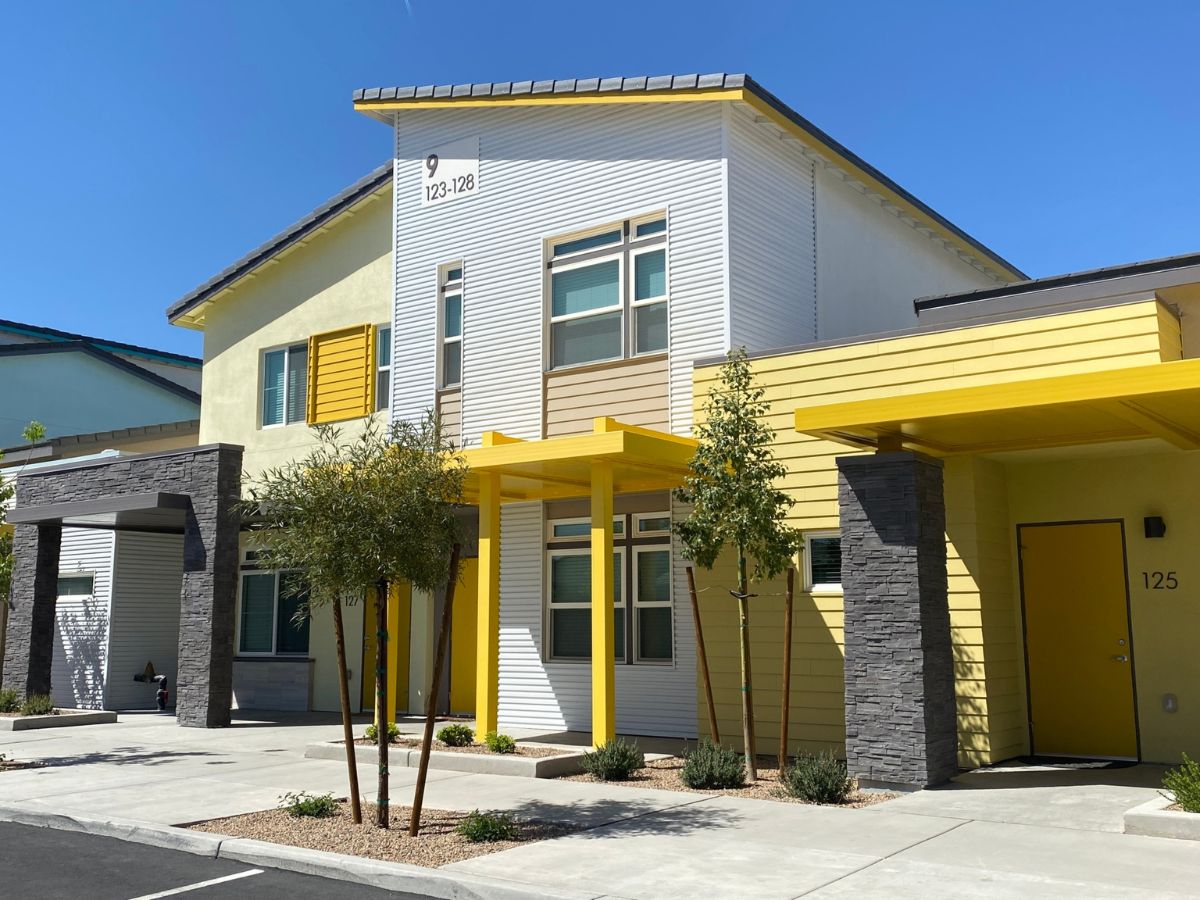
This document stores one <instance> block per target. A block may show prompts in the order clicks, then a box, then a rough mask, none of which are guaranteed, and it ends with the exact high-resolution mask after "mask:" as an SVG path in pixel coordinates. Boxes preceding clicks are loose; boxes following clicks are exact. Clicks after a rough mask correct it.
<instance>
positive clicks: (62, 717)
mask: <svg viewBox="0 0 1200 900" xmlns="http://www.w3.org/2000/svg"><path fill="white" fill-rule="evenodd" d="M115 721H117V714H116V713H115V712H113V711H112V710H107V709H96V710H91V709H89V710H83V711H80V710H74V709H69V710H62V711H60V712H59V714H58V715H52V716H20V717H19V718H11V719H10V718H8V717H4V718H0V731H30V730H31V729H34V728H72V727H74V726H76V725H107V724H109V723H111V722H115Z"/></svg>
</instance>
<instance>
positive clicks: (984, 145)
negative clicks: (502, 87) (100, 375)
mask: <svg viewBox="0 0 1200 900" xmlns="http://www.w3.org/2000/svg"><path fill="white" fill-rule="evenodd" d="M409 6H411V12H410V11H409V9H408V7H409ZM50 9H51V7H48V6H45V5H43V4H32V3H24V4H20V5H18V4H17V3H15V2H14V3H9V4H5V8H4V15H3V25H2V26H0V111H2V112H3V119H2V120H0V121H2V122H3V126H2V127H0V202H2V204H3V209H4V212H5V215H4V216H3V217H0V318H12V319H18V320H23V321H30V322H36V323H40V324H43V325H49V326H53V327H58V328H63V329H67V330H73V331H81V332H84V333H89V334H97V335H102V336H105V337H108V338H112V339H121V340H127V341H132V342H135V343H143V344H149V345H153V346H157V347H162V348H164V349H171V350H175V351H178V352H185V353H196V354H198V353H199V352H200V336H199V335H198V334H196V333H193V332H189V331H185V330H182V329H178V328H174V327H171V326H169V325H167V324H166V319H165V317H164V314H163V311H164V310H165V308H166V307H167V305H169V304H170V303H171V302H172V301H174V300H175V299H177V298H178V297H179V296H181V295H183V294H184V293H186V292H187V291H189V290H190V289H192V288H193V287H195V286H196V285H198V284H199V283H201V282H202V281H204V280H206V279H207V278H209V277H210V276H211V275H213V274H215V273H216V272H217V271H219V270H220V269H222V268H224V267H225V266H227V265H228V264H229V263H231V262H232V261H233V260H234V259H236V258H237V257H239V256H241V255H242V254H243V253H245V252H246V251H247V250H249V249H251V248H252V247H254V246H256V245H257V244H259V243H261V242H262V241H263V240H265V239H266V238H267V237H269V236H271V235H272V234H274V233H275V232H276V231H278V230H280V229H281V228H283V227H284V226H285V225H287V224H288V223H290V222H291V221H293V220H295V219H296V218H298V217H300V216H301V215H303V214H304V213H306V212H307V211H309V210H310V209H312V208H313V207H314V206H316V205H317V204H318V203H319V202H320V201H321V200H323V199H324V198H326V197H327V196H329V195H331V194H333V193H335V192H336V191H338V190H339V189H341V188H342V187H344V186H345V185H347V184H349V183H350V182H351V181H353V180H355V179H356V178H358V177H360V176H361V175H363V174H365V173H366V172H367V171H368V170H370V169H371V168H372V167H374V166H375V165H378V164H379V163H381V162H383V161H384V160H385V159H386V158H387V156H388V154H389V150H390V140H389V135H388V133H387V129H386V128H385V127H384V126H383V125H381V124H379V123H377V122H374V121H371V120H369V119H366V118H364V117H362V116H359V115H357V114H355V113H354V112H353V110H352V109H351V103H350V94H351V91H352V90H353V89H354V88H356V87H371V86H380V85H397V84H412V83H433V82H437V83H443V82H464V81H493V80H494V81H508V80H512V81H517V80H523V79H539V78H565V77H590V76H598V75H599V76H604V75H638V74H665V73H690V72H713V71H729V72H742V71H744V72H748V73H750V74H751V75H753V76H754V77H755V78H756V79H758V80H759V81H760V82H761V83H762V84H763V85H764V86H766V87H767V88H768V89H769V90H771V91H773V92H774V93H776V94H777V95H779V96H780V97H781V98H783V99H784V100H785V101H786V102H788V103H789V104H790V105H792V106H793V107H794V108H795V109H796V110H798V111H799V112H800V113H801V114H803V115H805V116H806V117H808V118H809V119H811V120H812V121H813V122H815V123H816V124H817V125H818V126H820V127H821V128H824V129H825V130H826V131H828V132H829V133H831V134H832V135H833V136H834V137H835V138H837V139H838V140H840V141H842V142H843V143H845V144H846V145H848V146H849V147H850V148H851V149H853V150H854V151H855V152H857V153H858V154H859V155H861V156H863V157H864V158H865V159H867V160H868V161H869V162H871V163H873V164H875V165H876V166H878V167H879V168H880V169H882V170H883V171H884V172H886V173H887V174H889V175H890V176H891V177H893V178H894V179H895V180H897V181H898V182H900V183H901V184H902V185H904V186H905V187H906V188H908V189H909V190H910V191H912V192H913V193H915V194H916V195H917V196H919V197H920V198H921V199H923V200H924V201H925V202H927V203H929V204H930V205H931V206H933V207H934V208H935V209H937V210H938V211H940V212H941V213H942V214H944V215H946V216H947V217H948V218H950V219H951V220H952V221H954V222H955V223H957V224H958V225H959V226H961V227H962V228H964V229H966V230H967V231H969V232H970V233H971V234H973V235H975V236H976V237H977V238H979V239H980V240H982V241H984V242H985V243H987V244H989V245H990V246H992V247H993V248H994V249H995V250H996V251H998V252H999V253H1001V254H1002V255H1004V256H1006V257H1007V258H1008V259H1010V260H1012V261H1013V262H1014V263H1015V264H1016V265H1018V266H1020V267H1022V268H1023V269H1025V270H1026V271H1027V272H1029V273H1030V274H1032V275H1035V276H1036V275H1049V274H1054V273H1057V272H1064V271H1073V270H1078V269H1084V268H1091V267H1095V266H1103V265H1112V264H1116V263H1120V262H1128V261H1132V260H1137V259H1146V258H1150V257H1155V256H1165V255H1170V254H1175V253H1183V252H1188V251H1195V250H1200V218H1198V216H1197V210H1198V203H1197V201H1198V200H1200V166H1197V165H1195V162H1196V160H1197V158H1198V157H1200V154H1198V152H1197V148H1198V146H1200V90H1198V88H1200V83H1198V82H1200V69H1198V68H1197V67H1196V65H1195V42H1194V38H1195V35H1196V34H1197V33H1198V29H1200V4H1195V3H1185V2H1179V3H1158V2H1144V3H1140V4H1133V3H1114V2H1086V3H1084V2H1057V0H1056V2H1046V0H1042V2H1037V3H1027V2H963V0H960V2H919V0H912V2H906V3H897V2H894V0H890V2H861V3H844V4H828V3H801V2H797V3H782V2H777V3H758V2H752V0H741V2H738V3H729V2H728V0H725V2H720V3H709V2H705V0H688V2H686V3H675V2H670V3H668V2H650V0H639V2H635V3H628V2H624V0H609V2H608V3H604V4H564V3H562V2H555V3H548V2H540V0H527V2H525V3H521V4H514V3H499V2H495V0H492V2H461V3H460V2H451V0H409V2H408V4H406V3H405V2H404V0H376V2H367V0H340V2H336V3H333V2H330V3H315V2H303V0H289V2H274V0H252V2H246V0H241V2H224V0H205V2H204V3H189V4H185V3H178V2H166V0H163V2H136V3H134V2H105V3H96V2H94V0H91V2H63V0H60V2H58V3H55V4H53V6H52V10H53V11H52V12H48V10H50Z"/></svg>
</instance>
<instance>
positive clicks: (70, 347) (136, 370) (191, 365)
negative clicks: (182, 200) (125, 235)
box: [0, 320, 201, 709]
mask: <svg viewBox="0 0 1200 900" xmlns="http://www.w3.org/2000/svg"><path fill="white" fill-rule="evenodd" d="M200 369H201V365H200V360H198V359H195V358H193V357H189V356H183V355H180V354H177V353H168V352H166V351H161V350H154V349H151V348H148V347H139V346H135V345H133V344H126V343H121V342H118V341H110V340H105V339H102V338H94V337H88V336H85V335H81V334H73V333H70V332H64V331H58V330H56V329H52V328H43V327H41V326H37V325H29V324H25V323H20V322H10V321H7V320H0V383H2V384H3V385H4V392H3V394H2V395H0V448H2V449H0V452H2V453H3V458H2V459H0V478H13V477H16V476H17V475H20V474H24V473H29V472H34V471H38V470H40V469H42V468H45V467H46V466H53V465H56V464H58V463H62V462H65V461H67V460H74V461H79V460H91V459H105V460H110V459H116V458H122V457H128V456H130V455H136V454H141V453H148V452H155V451H163V450H172V449H176V448H179V447H186V446H190V445H195V443H196V436H197V433H198V430H199V418H200V393H199V391H200ZM33 420H36V421H39V422H41V423H42V424H44V425H45V426H46V437H45V439H44V440H42V441H40V442H39V443H37V444H33V445H29V444H23V443H21V440H22V438H21V432H22V430H23V429H24V428H25V426H26V425H27V424H28V423H29V422H30V421H33ZM0 528H5V529H8V528H11V526H7V525H5V526H0ZM181 546H182V544H181V540H180V539H179V538H178V537H174V536H169V535H161V534H147V533H139V534H134V533H131V532H115V531H111V530H98V529H94V528H66V529H64V530H63V533H62V541H61V547H60V550H61V559H60V572H59V575H58V577H57V579H56V584H55V588H54V590H55V593H56V598H57V602H56V606H55V609H56V613H55V616H54V618H53V619H52V620H50V621H49V622H48V624H49V625H50V626H51V627H52V629H53V670H52V671H53V679H52V684H51V693H52V694H53V696H54V701H55V703H57V704H59V705H62V706H78V707H83V708H94V709H99V708H101V707H104V708H111V709H116V708H135V707H146V706H149V707H153V706H154V702H155V697H154V687H153V685H151V686H149V687H147V686H146V685H140V684H136V683H134V682H133V681H132V676H133V674H134V673H136V672H141V671H143V670H144V668H145V666H146V663H147V662H149V661H153V662H154V665H155V666H156V668H157V669H158V671H160V672H163V673H164V674H167V675H168V677H172V678H173V676H174V667H175V657H176V653H177V648H176V643H177V640H178V609H177V608H175V607H172V606H168V607H165V608H164V607H162V606H161V605H160V597H159V591H160V590H163V589H166V590H168V591H170V592H172V593H178V591H179V579H180V578H181V577H182V573H181V570H180V566H181V565H182V558H181ZM164 586H165V587H164ZM7 612H8V607H7V604H3V609H0V647H3V646H4V645H5V643H6V633H7V628H6V626H7Z"/></svg>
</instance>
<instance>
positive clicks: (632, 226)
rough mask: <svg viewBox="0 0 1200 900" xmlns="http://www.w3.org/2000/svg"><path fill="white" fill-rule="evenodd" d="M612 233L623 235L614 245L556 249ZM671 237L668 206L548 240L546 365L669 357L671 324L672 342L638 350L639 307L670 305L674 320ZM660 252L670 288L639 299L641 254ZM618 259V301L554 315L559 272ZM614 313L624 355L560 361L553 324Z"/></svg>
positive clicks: (560, 367) (558, 368)
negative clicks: (653, 228)
mask: <svg viewBox="0 0 1200 900" xmlns="http://www.w3.org/2000/svg"><path fill="white" fill-rule="evenodd" d="M658 221H662V222H663V223H664V226H663V229H662V230H661V231H658V232H655V233H653V234H648V235H643V236H641V237H638V236H637V229H638V227H639V226H642V225H646V224H649V223H652V222H658ZM610 231H615V232H617V233H618V234H619V235H620V237H619V239H618V240H617V241H616V242H614V243H612V244H606V245H601V246H599V247H588V248H584V249H581V250H575V251H572V252H570V253H561V254H556V253H555V247H557V246H559V245H562V244H566V243H571V242H572V241H578V240H585V239H587V238H588V237H592V236H595V235H599V234H604V233H606V232H610ZM670 236H671V223H670V217H669V214H668V211H667V210H666V209H663V210H661V211H659V212H653V213H644V214H640V215H636V216H629V217H626V218H624V219H621V220H618V221H616V222H608V223H605V224H603V225H597V226H593V227H591V228H585V229H581V230H578V231H573V232H568V233H566V234H562V235H559V236H557V237H552V238H548V239H546V240H545V241H544V247H545V251H544V252H545V259H546V262H545V282H544V285H543V295H544V298H543V323H544V334H543V344H544V346H545V359H544V366H545V370H546V371H547V372H562V371H569V370H571V369H575V368H579V367H582V366H595V365H605V364H608V363H615V362H621V361H623V360H629V359H640V358H645V357H653V356H658V355H665V354H668V353H669V352H670V345H671V341H670V328H669V326H668V330H667V345H666V346H665V347H661V348H657V349H653V350H639V349H638V346H637V310H638V309H642V308H645V307H648V306H654V305H655V304H659V303H663V304H667V310H668V323H669V321H670V318H669V315H670V301H671V253H670ZM658 250H661V251H662V252H663V279H664V287H665V289H666V292H665V293H664V294H663V295H661V296H656V297H652V298H647V299H644V300H636V299H635V295H636V291H637V286H636V284H635V274H636V265H637V257H638V256H641V255H643V254H646V253H652V252H655V251H658ZM614 259H615V260H617V261H618V263H619V265H618V270H617V291H618V295H619V299H618V302H617V303H614V304H611V305H609V306H605V307H600V308H597V309H589V310H587V311H585V312H578V313H567V314H564V315H559V316H556V315H554V306H553V304H554V276H555V275H556V274H559V273H562V272H570V271H572V270H576V269H582V268H588V267H591V266H596V265H600V264H603V263H606V262H609V261H611V260H614ZM613 313H619V314H620V317H621V324H620V335H621V352H620V354H619V355H616V356H607V357H602V358H599V359H589V360H585V361H581V362H571V363H562V364H556V363H555V359H554V327H555V326H556V325H561V324H563V323H564V322H571V321H577V320H580V319H585V318H591V317H594V316H601V315H611V314H613Z"/></svg>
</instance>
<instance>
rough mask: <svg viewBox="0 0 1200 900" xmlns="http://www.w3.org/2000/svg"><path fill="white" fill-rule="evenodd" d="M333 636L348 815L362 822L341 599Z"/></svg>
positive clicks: (335, 609)
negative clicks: (348, 783)
mask: <svg viewBox="0 0 1200 900" xmlns="http://www.w3.org/2000/svg"><path fill="white" fill-rule="evenodd" d="M333 637H334V643H335V644H337V664H338V694H339V696H340V697H341V701H342V736H343V738H344V739H345V742H346V767H347V769H348V770H349V774H350V816H351V818H352V819H353V821H354V824H355V825H361V824H362V803H361V802H360V800H359V797H358V766H357V764H356V763H355V760H354V729H353V728H352V727H351V724H350V682H349V679H348V678H347V677H346V636H345V632H344V631H343V629H342V601H341V599H340V598H337V597H335V598H334V601H333Z"/></svg>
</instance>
